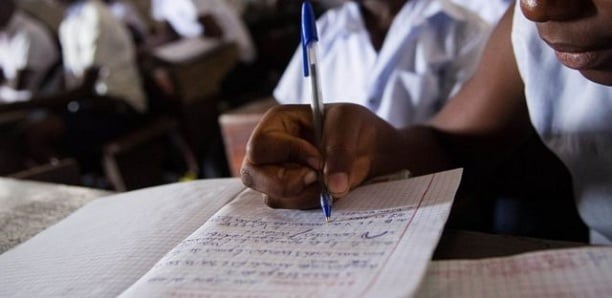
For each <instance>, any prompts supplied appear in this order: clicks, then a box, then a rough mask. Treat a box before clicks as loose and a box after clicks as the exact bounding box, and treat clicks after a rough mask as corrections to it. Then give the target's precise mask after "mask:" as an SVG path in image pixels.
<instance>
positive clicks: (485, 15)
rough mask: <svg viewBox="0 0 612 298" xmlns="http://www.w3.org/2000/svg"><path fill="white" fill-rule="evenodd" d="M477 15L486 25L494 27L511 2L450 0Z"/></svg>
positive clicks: (503, 0) (497, 0)
mask: <svg viewBox="0 0 612 298" xmlns="http://www.w3.org/2000/svg"><path fill="white" fill-rule="evenodd" d="M451 1H452V2H453V3H455V4H457V5H459V6H462V7H465V8H467V9H469V10H470V11H472V12H474V13H476V14H478V15H479V16H480V17H481V18H482V19H483V20H485V21H486V22H487V23H489V24H492V25H495V24H497V22H498V21H499V19H501V17H502V15H503V14H504V12H506V10H507V9H508V7H509V6H510V4H511V3H512V1H513V0H451Z"/></svg>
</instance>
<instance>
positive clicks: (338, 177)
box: [241, 104, 401, 209]
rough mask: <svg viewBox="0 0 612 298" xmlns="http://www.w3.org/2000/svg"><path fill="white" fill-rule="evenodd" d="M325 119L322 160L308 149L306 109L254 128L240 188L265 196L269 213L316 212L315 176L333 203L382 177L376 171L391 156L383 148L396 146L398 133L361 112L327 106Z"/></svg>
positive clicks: (287, 109)
mask: <svg viewBox="0 0 612 298" xmlns="http://www.w3.org/2000/svg"><path fill="white" fill-rule="evenodd" d="M325 113H326V114H325V124H324V132H323V144H324V148H325V150H324V151H325V152H324V154H325V156H326V158H325V160H324V159H323V157H322V155H321V153H320V152H319V150H318V149H317V148H316V147H315V145H313V143H314V142H313V139H312V138H313V126H312V114H311V110H310V107H309V106H307V105H283V106H277V107H275V108H273V109H271V110H270V111H268V113H266V115H265V116H264V117H263V119H262V120H261V122H260V123H259V125H258V126H257V127H256V128H255V131H254V132H253V134H252V135H251V138H250V140H249V143H248V145H247V153H246V156H245V159H244V161H243V165H242V170H241V177H242V181H243V183H244V184H245V185H247V186H249V187H251V188H253V189H255V190H258V191H260V192H262V193H264V194H265V195H266V203H267V204H268V205H269V206H270V207H274V208H294V209H305V208H313V207H316V206H318V204H319V194H320V186H319V183H317V175H316V171H317V170H320V169H323V172H324V179H325V183H326V185H327V187H328V189H329V191H330V193H331V194H332V195H333V196H334V197H335V198H341V197H343V196H345V195H346V194H347V193H348V192H349V190H350V189H352V188H354V187H356V186H357V185H359V184H361V183H362V182H363V181H364V180H365V179H366V178H368V177H372V176H373V175H378V174H381V173H380V169H381V167H380V166H381V165H382V164H384V163H387V160H388V159H390V157H387V154H386V153H389V154H391V155H392V153H391V151H388V149H387V148H390V147H393V146H390V145H391V144H394V143H395V145H398V143H399V142H400V140H401V136H400V134H399V132H398V131H397V130H395V129H394V128H393V127H391V126H390V125H389V124H388V123H387V122H385V121H384V120H382V119H380V118H378V117H377V116H376V115H374V114H373V113H372V112H370V111H369V110H367V109H366V108H364V107H361V106H358V105H354V104H335V105H328V106H326V112H325ZM398 146H399V145H398ZM387 151H388V152H387ZM381 157H382V158H381Z"/></svg>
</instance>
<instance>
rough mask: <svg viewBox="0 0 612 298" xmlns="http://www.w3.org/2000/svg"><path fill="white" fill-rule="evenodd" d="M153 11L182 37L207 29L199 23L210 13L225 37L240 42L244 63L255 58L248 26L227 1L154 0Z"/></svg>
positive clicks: (198, 33)
mask: <svg viewBox="0 0 612 298" xmlns="http://www.w3.org/2000/svg"><path fill="white" fill-rule="evenodd" d="M151 4H152V6H151V14H152V16H153V18H154V19H155V20H157V21H167V22H168V23H170V25H171V26H172V28H173V29H174V30H175V31H176V32H177V33H178V34H179V35H181V36H182V37H185V38H195V37H198V36H201V35H202V34H203V33H204V31H205V30H206V28H203V27H202V24H200V23H199V22H198V18H199V17H200V16H203V15H206V14H210V15H212V16H213V17H214V18H215V20H216V21H217V22H218V24H219V26H220V27H221V29H222V30H223V40H226V41H231V42H235V43H236V44H237V45H238V50H239V55H240V59H241V60H242V61H243V62H252V61H253V60H255V56H256V51H255V46H254V44H253V40H252V39H251V35H250V33H249V30H248V28H247V27H246V25H245V24H244V22H243V21H242V19H241V17H240V15H239V14H238V12H237V11H235V10H234V9H233V8H232V7H231V6H230V5H228V4H227V3H225V0H153V1H152V2H151Z"/></svg>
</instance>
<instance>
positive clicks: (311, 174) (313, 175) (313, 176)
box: [304, 171, 317, 185]
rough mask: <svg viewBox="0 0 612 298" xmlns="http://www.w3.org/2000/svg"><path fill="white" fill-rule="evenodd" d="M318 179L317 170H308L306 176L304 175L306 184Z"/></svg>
mask: <svg viewBox="0 0 612 298" xmlns="http://www.w3.org/2000/svg"><path fill="white" fill-rule="evenodd" d="M315 181H317V173H315V171H308V173H306V176H304V185H310V184H312V183H314V182H315Z"/></svg>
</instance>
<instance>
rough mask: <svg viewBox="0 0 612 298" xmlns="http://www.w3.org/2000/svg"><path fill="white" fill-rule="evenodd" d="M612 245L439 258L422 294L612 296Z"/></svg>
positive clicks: (471, 296)
mask: <svg viewBox="0 0 612 298" xmlns="http://www.w3.org/2000/svg"><path fill="white" fill-rule="evenodd" d="M610 295H612V247H585V248H573V249H562V250H549V251H542V252H535V253H528V254H521V255H517V256H512V257H503V258H491V259H482V260H463V261H435V262H432V263H431V264H430V266H429V269H428V270H427V275H426V278H425V279H424V281H423V284H422V285H421V289H420V290H419V292H418V295H417V296H418V297H457V298H460V297H466V298H468V297H469V298H477V297H499V298H505V297H610Z"/></svg>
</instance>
